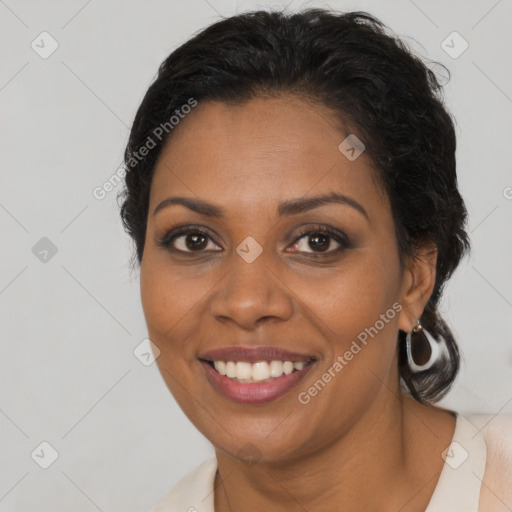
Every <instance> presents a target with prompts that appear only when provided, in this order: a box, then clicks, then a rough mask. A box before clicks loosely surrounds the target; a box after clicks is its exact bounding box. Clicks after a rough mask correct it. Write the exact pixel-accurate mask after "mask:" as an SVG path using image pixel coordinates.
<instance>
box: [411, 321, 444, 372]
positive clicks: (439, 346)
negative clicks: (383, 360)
mask: <svg viewBox="0 0 512 512" xmlns="http://www.w3.org/2000/svg"><path fill="white" fill-rule="evenodd" d="M412 335H414V336H415V340H414V344H415V345H416V344H417V343H418V342H421V339H422V338H423V339H426V340H427V343H428V345H429V346H430V357H429V358H428V360H427V361H426V362H425V363H423V364H420V365H418V364H416V363H415V362H414V359H413V357H412V347H411V337H412ZM405 344H406V350H407V361H408V362H409V367H410V368H411V370H412V371H413V372H414V373H418V372H424V371H425V370H428V369H429V368H431V367H432V366H433V365H434V364H435V363H436V362H437V361H438V360H439V359H440V358H441V357H442V355H445V354H446V345H445V343H444V340H443V341H441V342H438V341H436V340H435V339H434V338H433V336H432V335H431V334H430V333H429V332H428V331H427V330H426V329H424V328H423V326H422V325H421V323H420V321H419V320H418V319H416V325H415V326H414V327H413V329H412V331H411V332H408V333H407V336H406V337H405ZM424 346H425V345H424ZM415 352H417V351H415Z"/></svg>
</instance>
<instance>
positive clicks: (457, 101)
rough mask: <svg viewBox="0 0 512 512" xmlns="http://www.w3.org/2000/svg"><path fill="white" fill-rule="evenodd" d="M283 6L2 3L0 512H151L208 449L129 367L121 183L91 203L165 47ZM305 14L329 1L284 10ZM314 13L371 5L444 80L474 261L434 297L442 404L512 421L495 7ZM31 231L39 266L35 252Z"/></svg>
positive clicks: (131, 291)
mask: <svg viewBox="0 0 512 512" xmlns="http://www.w3.org/2000/svg"><path fill="white" fill-rule="evenodd" d="M285 4H286V2H285V3H279V2H272V3H270V2H267V3H265V2H260V3H255V2H249V1H244V2H235V1H229V0H189V1H187V2H178V1H163V0H159V1H156V0H155V1H151V2H142V1H134V0H130V1H122V2H121V1H117V2H115V1H108V0H90V1H86V0H73V1H70V0H68V1H63V0H61V1H57V0H54V1H46V2H41V1H36V0H32V1H29V0H25V1H22V0H18V1H16V0H6V1H0V24H1V31H0V38H1V45H0V52H1V58H0V62H1V69H0V73H1V75H0V104H1V109H2V117H1V119H2V122H1V130H2V131H1V138H0V144H1V147H0V159H1V172H2V181H1V187H0V224H1V234H2V236H1V240H2V242H1V247H2V259H1V262H2V264H1V269H2V272H1V275H0V308H1V318H0V322H1V324H0V325H1V331H0V332H1V350H2V353H1V357H0V365H1V366H0V375H1V379H2V386H1V388H0V393H1V395H0V397H1V400H0V413H1V414H0V426H1V453H2V460H1V463H0V510H1V511H50V510H52V511H54V512H60V511H65V510H74V511H76V512H79V511H84V512H88V511H94V510H102V511H127V510H131V511H144V510H148V509H150V508H151V507H152V506H153V505H155V504H156V502H157V501H158V500H159V499H160V498H161V497H162V496H163V495H164V494H165V493H166V492H167V491H168V490H169V489H170V488H171V487H172V486H173V485H174V484H175V483H176V482H177V481H178V480H179V478H180V477H181V476H183V475H184V474H185V473H187V472H189V471H190V470H191V469H193V468H194V467H195V466H197V465H198V464H199V463H200V462H201V461H203V460H204V459H205V458H206V457H209V456H212V455H213V449H212V447H211V446H210V444H209V442H208V441H207V440H206V439H204V438H203V437H202V435H200V434H199V433H198V431H197V430H196V429H195V428H194V427H193V425H192V424H191V423H190V422H189V421H188V420H187V419H186V417H185V416H184V414H183V413H182V412H181V410H180V409H179V408H178V406H177V405H176V404H175V402H174V399H173V398H172V396H171V395H170V393H169V392H168V390H167V388H166V386H165V384H164V383H163V380H162V378H161V377H160V374H159V372H158V370H157V368H156V366H155V364H153V365H150V366H145V365H143V364H142V363H141V362H140V361H139V360H138V359H137V358H136V357H135V356H134V353H133V350H134V349H135V348H136V347H137V346H138V345H139V344H140V343H141V341H142V340H143V339H144V338H146V335H147V332H146V328H145V323H144V318H143V314H142V308H141V306H140V298H139V283H138V274H137V272H135V273H130V270H129V258H130V255H131V248H132V246H131V242H130V240H129V238H128V236H127V235H126V234H125V233H124V232H123V230H122V227H121V222H120V219H119V213H118V209H117V204H116V194H117V192H118V191H119V189H120V187H119V186H118V187H116V188H115V189H114V190H113V191H111V192H110V193H108V194H107V195H106V197H105V198H104V199H103V200H98V199H95V197H94V196H93V193H92V192H93V189H94V188H95V187H98V186H102V184H103V183H104V182H105V181H107V180H108V179H109V178H110V177H111V176H112V174H114V173H115V171H116V170H117V168H118V166H119V164H120V162H121V157H122V152H123V148H124V144H125V142H126V138H127V135H128V129H129V125H130V123H131V121H132V119H133V116H134V114H135V111H136V108H137V107H138V105H139V103H140V101H141V100H142V97H143V95H144V93H145V91H146V89H147V87H148V86H149V84H150V83H151V81H152V80H153V78H154V76H155V73H156V71H157V67H158V65H159V64H160V62H161V61H162V60H163V59H164V58H165V57H166V56H167V55H168V53H169V52H170V51H171V50H172V49H174V48H175V47H176V46H178V45H179V44H181V43H182V42H184V41H185V40H186V39H187V38H189V37H190V36H191V35H192V34H193V33H194V32H196V31H198V30H199V29H201V28H203V27H205V26H206V25H208V24H210V23H213V22H214V21H216V20H217V19H219V15H224V16H229V15H232V14H234V13H236V12H240V11H242V10H248V9H250V8H254V7H259V6H276V7H280V6H283V5H285ZM313 5H316V6H322V5H327V4H325V3H323V2H302V3H301V2H298V1H296V2H291V3H290V4H289V8H288V9H289V10H297V9H299V8H300V7H307V6H313ZM328 5H330V6H331V7H334V8H336V9H339V10H368V11H369V12H371V13H372V14H375V15H376V16H378V17H379V18H381V19H382V20H383V21H384V22H385V23H386V24H388V25H389V26H390V28H391V29H393V30H394V31H395V32H396V33H397V34H398V35H400V36H403V37H406V38H407V40H408V42H409V43H410V45H411V46H412V47H413V48H414V49H415V50H416V51H418V52H420V53H421V54H422V55H423V56H425V57H428V58H431V59H434V60H438V61H441V62H443V63H444V64H446V65H447V66H448V68H449V69H450V70H451V72H452V79H451V81H450V83H449V85H448V86H447V88H446V95H447V103H448V106H449V108H450V109H451V111H452V112H453V114H454V115H455V117H456V119H457V134H458V153H457V158H458V172H459V182H460V188H461V191H462V194H463V196H464V197H465V199H466V202H467V207H468V210H469V214H470V231H471V239H472V243H473V251H472V253H471V255H470V257H469V258H466V260H465V261H464V263H463V264H462V265H461V267H460V268H459V270H458V271H457V273H456V274H455V276H454V277H453V279H452V281H451V283H450V284H449V286H448V287H447V289H446V294H445V299H444V301H443V303H442V305H443V310H444V313H445V317H446V319H447V320H448V322H449V323H450V324H451V325H452V326H453V329H454V331H455V333H456V335H457V336H458V339H459V342H460V345H461V349H462V351H463V354H464V359H465V364H464V368H463V371H462V372H461V375H460V377H459V379H458V380H457V383H456V386H455V388H454V390H453V391H452V393H451V394H450V395H449V397H448V398H447V399H446V400H444V402H443V404H444V405H446V406H448V407H451V408H455V409H457V410H458V411H461V412H485V413H490V414H495V413H498V412H511V411H512V372H511V370H512V348H511V339H512V322H511V320H512V314H511V313H512V270H511V264H510V262H511V261H512V242H511V237H510V233H512V188H511V187H512V173H511V165H510V164H511V160H512V157H511V152H510V149H511V143H510V140H511V135H512V126H511V125H512V98H511V97H512V68H511V66H510V49H511V48H512V45H511V43H512V35H511V31H510V25H511V21H512V4H511V1H510V0H500V1H496V0H478V1H476V0H475V1H451V2H446V1H440V0H439V1H429V2H427V1H420V0H415V1H412V0H395V1H386V2H381V1H380V2H379V1H377V0H375V1H357V2H344V1H332V2H330V3H329V4H328ZM43 31H47V32H48V33H49V34H51V36H52V37H53V38H54V39H55V40H56V41H57V43H58V48H57V50H56V51H55V52H54V53H53V54H52V55H50V56H49V57H48V58H46V59H43V58H42V57H41V56H40V54H38V53H36V51H35V50H33V49H32V47H31V43H32V42H33V41H35V43H34V44H38V45H39V47H42V46H43V44H44V48H45V51H47V50H48V49H50V48H51V46H50V40H49V39H45V42H44V43H41V37H40V36H39V35H40V34H41V32H43ZM453 31H457V32H458V33H459V34H461V36H462V37H463V38H464V39H465V40H466V41H467V42H468V43H469V47H468V49H467V50H466V51H465V52H464V53H462V54H461V55H460V56H458V58H452V57H450V56H449V55H448V54H447V53H446V52H445V51H444V50H443V48H442V47H441V43H442V41H443V40H445V39H446V38H447V36H449V34H451V33H452V32H453ZM44 37H47V36H44ZM413 38H414V39H413ZM450 44H451V43H450ZM452 46H454V50H457V49H460V48H461V47H460V44H459V42H454V43H453V44H452ZM40 51H42V48H40ZM507 187H508V188H507ZM43 237H46V238H48V239H49V240H50V241H51V243H52V244H53V245H54V246H55V248H56V250H57V252H56V253H55V254H54V255H52V252H51V251H50V252H48V253H47V254H46V253H44V252H39V253H38V251H43V250H44V249H45V248H48V244H49V242H48V241H47V240H43V241H40V240H41V239H42V238H43ZM36 244H39V245H36ZM45 244H46V245H45ZM34 246H35V247H36V249H33V248H34ZM34 253H36V254H34ZM45 254H46V261H41V259H40V258H41V257H43V258H44V255H45ZM43 441H46V442H48V443H50V445H51V446H52V447H53V448H54V449H55V450H56V451H57V452H58V458H57V460H56V461H55V462H54V463H53V464H52V465H51V466H50V467H49V468H48V469H42V468H41V467H40V466H39V465H38V463H36V460H37V457H34V459H33V458H32V456H31V454H32V452H33V451H34V450H36V449H37V448H38V447H39V446H40V443H41V442H43ZM39 449H40V448H39ZM36 451H37V450H36ZM41 453H44V455H41ZM41 453H40V460H42V459H43V458H44V457H47V456H48V454H49V451H48V450H46V451H45V452H41Z"/></svg>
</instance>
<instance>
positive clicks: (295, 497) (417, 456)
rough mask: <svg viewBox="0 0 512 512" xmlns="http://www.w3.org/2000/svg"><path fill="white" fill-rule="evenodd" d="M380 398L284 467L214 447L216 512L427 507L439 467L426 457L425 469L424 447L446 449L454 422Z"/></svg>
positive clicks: (404, 400)
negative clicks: (243, 458)
mask: <svg viewBox="0 0 512 512" xmlns="http://www.w3.org/2000/svg"><path fill="white" fill-rule="evenodd" d="M384 396H385V398H386V399H385V400H376V401H375V402H374V404H373V406H372V407H370V408H369V409H368V410H367V411H365V412H364V414H362V416H361V417H360V418H359V419H358V420H357V421H355V422H354V424H353V425H352V426H351V427H349V428H348V429H347V430H346V431H345V432H343V433H341V434H340V435H339V437H335V438H334V440H333V441H332V442H330V443H328V444H325V445H323V446H321V447H320V448H319V447H318V445H316V447H315V450H314V451H311V452H309V453H306V454H304V453H301V455H300V457H299V456H297V457H296V458H295V459H288V460H287V461H286V462H281V461H280V462H279V463H276V462H275V461H262V460H260V461H258V463H256V464H254V465H252V466H248V465H247V464H245V463H243V462H241V461H240V460H238V459H236V458H234V457H231V456H229V455H227V454H226V453H225V452H221V451H220V450H217V460H218V473H217V475H216V478H215V489H216V491H215V511H216V512H235V511H245V510H251V512H260V511H261V512H263V511H267V510H273V511H276V512H280V511H283V512H284V511H289V510H290V507H291V508H293V509H302V508H303V509H305V510H336V511H342V510H343V511H344V510H346V511H351V510H379V511H385V510H386V511H387V510H390V511H391V510H393V511H396V510H401V511H403V512H406V511H409V510H411V511H412V510H424V509H425V507H426V506H427V504H428V501H429V500H430V497H431V495H432V493H433V491H434V488H435V485H436V483H437V480H438V477H439V474H440V471H441V469H442V465H443V464H442V462H443V461H442V459H441V457H437V458H429V457H427V458H428V464H427V466H428V467H425V464H424V463H425V460H426V459H425V447H426V446H428V447H429V449H432V448H434V446H435V448H434V450H436V449H437V448H439V449H440V450H441V451H442V447H445V446H447V445H448V444H449V442H450V441H451V437H452V436H453V429H454V420H453V417H452V418H451V423H450V426H449V427H447V425H448V424H447V423H446V416H444V415H443V412H441V411H442V410H440V409H435V408H431V407H426V406H423V405H420V404H417V403H416V402H415V401H414V400H412V399H410V398H408V397H405V396H404V395H402V394H400V393H397V396H395V395H393V394H392V393H390V392H389V390H387V389H386V390H385V394H384ZM432 413H434V415H435V418H434V416H433V415H432ZM439 413H441V415H443V417H444V420H440V416H439ZM439 421H441V423H439ZM443 421H444V423H443ZM443 428H444V430H443ZM432 436H434V438H432ZM435 438H437V440H436V439H435ZM443 443H445V444H443ZM441 451H439V452H437V454H439V453H441ZM434 453H435V452H434ZM437 459H439V460H437ZM432 470H433V471H434V472H433V471H432ZM421 506H423V508H418V507H421Z"/></svg>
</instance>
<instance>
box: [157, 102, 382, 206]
mask: <svg viewBox="0 0 512 512" xmlns="http://www.w3.org/2000/svg"><path fill="white" fill-rule="evenodd" d="M348 135H350V130H349V129H347V128H344V127H343V126H342V124H341V122H340V120H339V119H338V118H337V117H336V115H335V114H334V112H332V111H331V110H330V109H328V108H327V107H325V106H323V105H319V104H315V103H311V102H307V101H305V100H302V99H299V98H296V97H284V98H272V99H266V98H256V99H252V100H250V101H248V102H245V103H243V104H226V103H221V102H212V101H206V102H204V103H201V102H200V103H199V105H198V106H197V107H196V108H195V109H194V110H193V111H192V112H191V113H190V114H189V115H188V116H187V117H185V118H184V119H183V120H181V121H180V124H179V125H178V126H177V128H175V129H174V131H173V132H172V134H171V136H170V137H169V139H168V142H167V144H166V146H165V147H164V148H163V150H162V152H161V154H160V156H159V159H158V162H157V165H156V169H155V173H154V176H153V180H152V186H151V195H150V209H153V208H154V206H155V205H156V204H158V203H159V202H160V201H162V200H163V199H165V198H166V197H167V196H169V195H186V196H190V197H200V198H201V199H205V200H211V202H214V203H223V204H226V205H227V207H228V209H229V205H230V204H233V205H234V204H235V203H236V204H241V205H244V207H245V208H247V207H249V208H251V209H259V208H261V207H265V208H268V206H269V205H270V204H271V203H274V202H275V203H278V202H280V201H283V200H286V199H291V198H297V197H302V196H307V195H319V194H323V193H330V192H333V191H334V192H339V193H342V194H346V195H351V196H353V197H354V198H357V200H358V201H360V202H364V203H366V204H367V205H368V209H369V210H371V209H372V208H378V207H379V206H380V207H381V208H382V207H386V201H385V198H383V197H381V192H380V190H379V188H378V186H377V184H376V182H375V170H374V169H373V167H372V162H371V159H370V158H369V157H368V156H367V155H366V154H365V153H364V152H363V153H362V154H361V155H360V156H359V157H358V158H356V159H355V160H352V161H351V160H349V159H348V158H347V157H346V156H345V155H344V154H343V153H342V152H341V151H340V149H339V145H340V143H342V141H343V140H344V139H346V137H347V136H348ZM365 208H366V206H365Z"/></svg>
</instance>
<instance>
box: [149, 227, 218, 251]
mask: <svg viewBox="0 0 512 512" xmlns="http://www.w3.org/2000/svg"><path fill="white" fill-rule="evenodd" d="M208 240H211V241H213V239H212V236H211V235H210V234H209V233H208V232H207V231H204V230H203V229H200V228H193V227H190V228H184V229H180V230H179V231H176V230H171V231H170V232H168V233H167V234H166V235H165V236H164V237H163V238H162V240H159V241H158V242H157V244H158V245H159V246H161V247H166V248H169V249H171V250H173V251H175V252H185V253H187V252H188V253H191V252H204V251H205V250H207V249H208ZM213 245H215V244H213ZM209 250H211V247H210V249H209ZM213 250H215V251H217V249H213ZM221 250H222V249H221Z"/></svg>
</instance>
